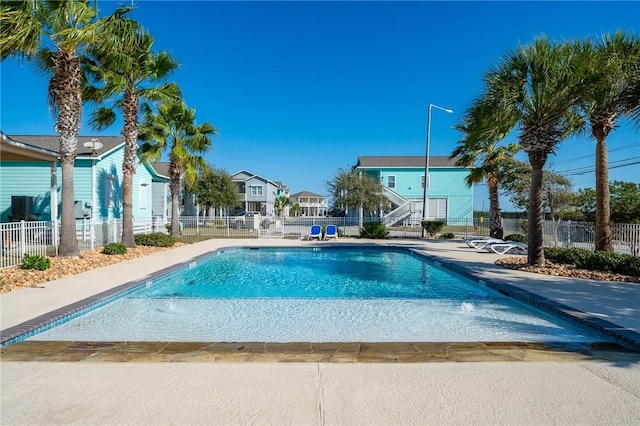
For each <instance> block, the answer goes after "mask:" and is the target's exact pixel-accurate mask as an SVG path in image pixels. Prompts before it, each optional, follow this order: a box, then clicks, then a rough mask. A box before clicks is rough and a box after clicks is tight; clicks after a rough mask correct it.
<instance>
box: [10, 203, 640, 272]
mask: <svg viewBox="0 0 640 426" xmlns="http://www.w3.org/2000/svg"><path fill="white" fill-rule="evenodd" d="M377 220H378V219H377V218H366V217H365V218H363V219H362V223H364V222H368V221H377ZM179 221H180V233H181V235H182V236H184V237H207V238H294V239H305V238H306V237H307V236H308V235H309V231H310V229H311V226H312V225H320V226H326V225H330V224H331V225H336V226H337V228H338V233H339V235H340V236H341V237H357V236H359V235H360V229H361V227H362V223H361V221H360V219H358V218H353V217H285V218H273V217H264V216H262V217H260V218H258V219H257V220H256V219H254V218H251V217H247V218H242V217H240V218H239V217H233V216H232V217H219V218H211V217H207V218H203V217H195V216H189V217H185V216H183V217H180V219H179ZM444 221H445V223H446V225H445V227H444V229H443V230H442V231H441V232H440V235H441V234H446V233H450V234H453V235H454V236H455V238H458V239H463V238H468V237H471V236H487V235H489V228H488V223H487V221H479V220H477V219H476V220H471V219H456V218H448V219H446V220H444ZM525 226H526V222H525V221H522V220H516V219H505V220H504V223H503V227H504V235H505V236H507V235H509V234H526V229H523V227H525ZM168 227H169V224H168V223H165V222H164V221H162V220H160V219H153V220H148V221H134V233H135V234H148V233H152V232H164V233H166V232H168ZM76 229H77V238H78V248H79V250H80V251H81V252H82V251H85V250H91V249H94V248H98V247H102V246H104V245H106V244H108V243H112V242H118V241H120V235H121V233H122V221H121V220H113V221H110V222H101V223H97V222H93V221H92V220H91V219H85V220H78V221H77V222H76ZM389 231H390V236H391V237H392V238H419V237H420V236H421V234H422V229H421V228H420V226H417V225H415V224H411V223H410V222H409V221H406V222H405V223H403V222H401V223H398V224H395V225H393V226H390V227H389ZM543 232H544V244H545V245H546V246H557V247H581V248H586V249H591V250H593V248H594V224H593V223H588V222H572V221H556V222H554V221H545V223H544V231H543ZM612 232H613V238H614V250H615V251H616V252H617V253H624V254H632V255H634V256H640V225H638V224H613V225H612ZM58 235H59V222H44V221H37V222H25V221H22V222H10V223H0V251H1V252H0V269H1V268H6V267H9V266H15V265H19V264H20V263H22V260H23V258H24V255H25V254H29V255H38V256H52V255H55V254H56V253H57V247H58V241H59V240H58V238H57V236H58Z"/></svg>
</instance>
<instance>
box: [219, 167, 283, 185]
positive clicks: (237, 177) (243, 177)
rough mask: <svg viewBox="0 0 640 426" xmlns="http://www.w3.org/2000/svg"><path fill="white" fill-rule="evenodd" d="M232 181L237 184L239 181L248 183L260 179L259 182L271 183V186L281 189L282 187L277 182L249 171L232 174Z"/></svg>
mask: <svg viewBox="0 0 640 426" xmlns="http://www.w3.org/2000/svg"><path fill="white" fill-rule="evenodd" d="M231 179H232V180H234V181H236V182H238V181H240V182H246V181H248V180H249V179H258V180H261V181H263V182H265V183H269V184H271V185H273V186H275V187H276V188H280V187H281V186H282V185H281V184H279V183H276V182H274V181H272V180H270V179H267V178H265V177H262V176H260V175H257V174H255V173H251V172H250V171H248V170H240V171H239V172H236V173H234V174H232V175H231Z"/></svg>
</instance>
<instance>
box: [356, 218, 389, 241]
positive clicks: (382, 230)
mask: <svg viewBox="0 0 640 426" xmlns="http://www.w3.org/2000/svg"><path fill="white" fill-rule="evenodd" d="M360 237H361V238H371V239H375V240H382V239H386V238H389V230H388V229H387V225H385V224H384V223H381V222H367V223H365V224H364V225H363V226H362V228H361V229H360Z"/></svg>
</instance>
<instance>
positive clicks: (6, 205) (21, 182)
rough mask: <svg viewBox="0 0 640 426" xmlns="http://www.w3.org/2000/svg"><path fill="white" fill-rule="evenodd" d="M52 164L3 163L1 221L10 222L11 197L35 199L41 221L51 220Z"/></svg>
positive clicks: (0, 180) (0, 177) (30, 162)
mask: <svg viewBox="0 0 640 426" xmlns="http://www.w3.org/2000/svg"><path fill="white" fill-rule="evenodd" d="M50 188H51V163H47V162H40V161H3V162H2V173H0V206H2V210H1V211H0V221H2V222H8V221H9V215H10V214H11V196H13V195H23V196H29V197H33V211H34V213H40V215H39V216H37V218H38V219H39V220H51V194H50V191H49V190H50Z"/></svg>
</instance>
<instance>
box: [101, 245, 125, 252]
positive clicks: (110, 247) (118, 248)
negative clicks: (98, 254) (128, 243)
mask: <svg viewBox="0 0 640 426" xmlns="http://www.w3.org/2000/svg"><path fill="white" fill-rule="evenodd" d="M126 252H127V248H126V247H125V246H124V244H122V243H109V244H107V245H106V246H104V248H103V249H102V253H104V254H125V253H126Z"/></svg>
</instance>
